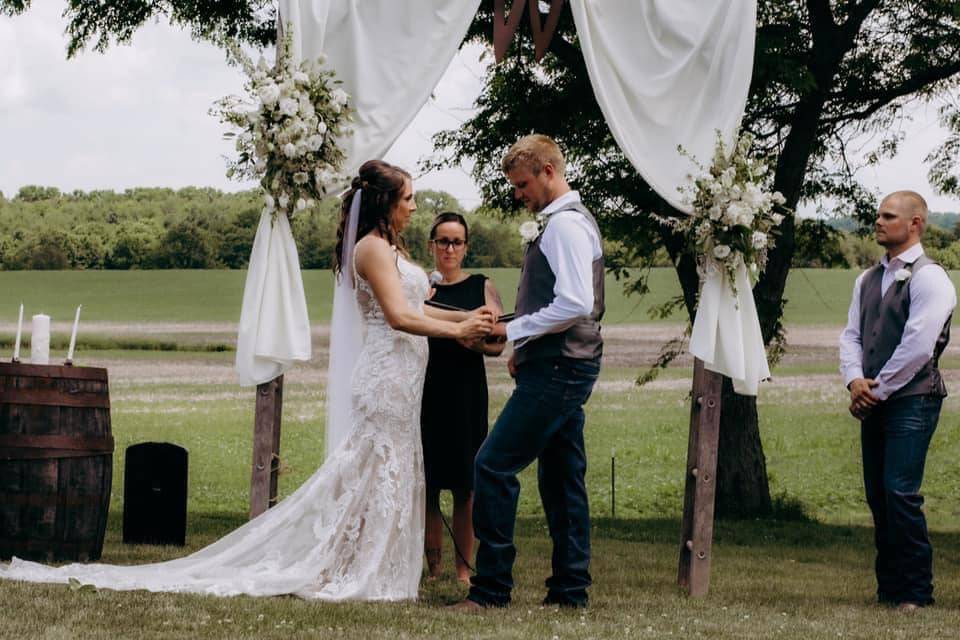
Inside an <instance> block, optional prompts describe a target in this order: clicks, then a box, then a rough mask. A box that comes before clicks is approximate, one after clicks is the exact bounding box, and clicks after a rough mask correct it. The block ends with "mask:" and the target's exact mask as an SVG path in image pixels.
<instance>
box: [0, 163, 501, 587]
mask: <svg viewBox="0 0 960 640" xmlns="http://www.w3.org/2000/svg"><path fill="white" fill-rule="evenodd" d="M415 209H416V203H415V202H414V198H413V186H412V184H411V178H410V175H409V174H407V173H406V172H405V171H403V170H402V169H399V168H397V167H394V166H392V165H390V164H387V163H385V162H381V161H379V160H371V161H369V162H366V163H365V164H364V165H363V166H361V167H360V170H359V175H358V176H357V177H356V178H354V179H353V183H352V188H351V189H350V190H349V191H348V192H347V193H346V194H345V195H344V197H343V205H342V214H341V222H340V228H339V230H338V232H337V237H338V243H337V255H336V256H335V266H334V270H335V272H336V274H337V278H338V288H339V289H341V290H345V291H349V292H351V293H352V294H353V296H355V300H356V303H355V304H353V307H354V308H355V309H357V310H358V312H359V315H360V316H361V317H362V320H361V322H360V324H361V325H362V327H363V329H364V333H363V334H362V335H361V339H360V342H359V353H357V354H350V355H355V356H356V357H355V366H353V367H352V372H353V373H352V376H351V377H349V391H348V394H344V395H347V396H348V397H349V410H346V411H343V410H338V409H337V402H338V399H337V398H330V397H329V393H328V414H329V415H331V416H333V417H332V418H331V419H330V421H329V423H330V424H329V431H330V435H332V436H334V441H332V442H331V440H330V439H329V437H330V436H329V435H328V449H327V459H326V461H325V462H324V464H323V465H322V466H321V467H320V468H319V469H318V470H317V471H316V473H314V474H313V476H311V477H310V478H309V479H308V480H307V481H306V482H305V483H304V484H303V486H301V487H300V488H299V489H297V491H296V492H294V493H293V494H292V495H291V496H289V497H288V498H286V499H285V500H283V501H282V502H281V503H280V504H278V505H277V506H276V507H274V508H273V509H270V510H268V511H266V512H265V513H263V514H262V515H261V516H259V517H257V518H255V519H254V520H251V521H250V522H248V523H246V524H245V525H243V526H241V527H240V528H239V529H237V530H235V531H233V532H231V533H229V534H228V535H226V536H225V537H223V538H221V539H220V540H218V541H217V542H215V543H213V544H211V545H210V546H208V547H206V548H204V549H201V550H200V551H197V552H196V553H193V554H191V555H189V556H186V557H183V558H179V559H177V560H172V561H169V562H161V563H154V564H146V565H134V566H119V565H105V564H70V565H66V566H62V567H48V566H46V565H42V564H37V563H33V562H26V561H23V560H19V559H17V558H14V559H13V561H12V562H11V563H10V564H9V565H0V578H6V579H11V580H27V581H32V582H63V583H65V582H68V581H69V580H70V579H71V578H75V579H77V580H79V581H80V582H82V583H87V584H93V585H96V586H97V587H104V588H109V589H117V590H130V589H147V590H150V591H174V592H191V593H205V594H215V595H220V596H232V595H238V594H248V595H253V596H271V595H281V594H293V595H297V596H300V597H303V598H311V599H318V600H328V601H339V600H405V599H414V598H416V596H417V587H418V585H419V582H420V574H421V572H422V568H423V560H422V558H421V552H422V549H423V522H424V501H425V488H424V477H423V458H422V450H421V443H420V431H419V430H420V400H421V395H422V392H423V377H424V371H425V367H426V362H427V341H426V339H425V338H424V337H422V336H439V337H449V338H477V337H481V336H483V335H486V334H488V333H489V332H490V331H491V329H492V327H493V316H492V315H491V312H490V310H489V309H486V308H482V309H480V310H477V311H475V312H472V313H470V314H466V313H459V312H450V311H442V310H437V309H434V308H432V307H426V308H425V307H424V305H423V301H424V299H425V298H426V296H427V293H428V291H429V283H428V280H427V276H426V274H425V273H424V271H423V270H422V269H421V268H420V267H418V266H416V265H415V264H413V263H412V262H410V260H409V259H408V257H407V255H406V252H405V250H404V249H403V244H402V240H401V237H400V232H401V231H402V230H403V229H404V227H406V226H407V224H408V223H409V221H410V217H411V215H412V213H413V211H414V210H415ZM355 239H356V240H355ZM354 244H355V246H354ZM354 267H355V269H354ZM339 302H340V301H339V300H338V301H336V302H335V309H334V316H335V318H334V320H335V322H334V327H333V329H332V337H331V343H332V344H331V349H332V350H336V349H337V348H338V347H339V346H341V345H338V344H333V342H334V341H336V340H337V339H338V338H337V336H338V335H344V336H346V335H348V334H349V333H350V332H351V331H350V330H351V329H352V328H353V327H350V326H349V325H347V326H344V325H343V323H342V322H341V323H340V326H337V322H338V318H340V319H341V320H342V318H344V317H347V318H349V314H347V315H346V316H345V315H344V313H343V310H342V309H340V310H338V309H337V308H336V305H337V304H339ZM348 302H351V303H352V302H353V299H348ZM341 306H344V305H341ZM347 306H350V305H347ZM425 311H426V313H425ZM344 340H347V338H345V339H344ZM331 361H333V354H331ZM341 361H342V360H341ZM346 378H347V376H346V375H344V372H343V371H334V370H333V366H332V365H331V371H330V376H329V383H328V385H331V383H333V382H334V381H335V380H337V379H346ZM331 386H334V387H336V385H335V384H333V385H331ZM340 414H343V415H340ZM338 420H339V423H337V421H338ZM335 423H337V424H335ZM344 425H346V426H347V428H346V429H344Z"/></svg>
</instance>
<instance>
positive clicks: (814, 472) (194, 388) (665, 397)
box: [0, 271, 960, 640]
mask: <svg viewBox="0 0 960 640" xmlns="http://www.w3.org/2000/svg"><path fill="white" fill-rule="evenodd" d="M492 275H494V277H496V278H497V281H498V284H500V286H501V289H502V290H503V291H504V293H505V294H506V293H507V292H508V291H511V290H512V289H511V288H510V286H509V285H510V284H511V283H512V282H515V274H511V273H499V272H494V273H493V274H492ZM48 277H49V278H51V279H50V280H44V278H48ZM854 277H855V274H854V273H853V272H842V271H839V272H833V271H829V272H828V271H808V272H794V274H793V275H792V276H791V278H792V280H791V283H790V291H789V293H788V295H791V296H792V298H791V306H788V314H792V315H790V316H789V317H791V318H793V321H792V322H791V327H792V328H794V329H796V331H795V335H796V336H797V339H796V344H797V345H798V346H797V347H795V349H794V351H793V352H791V353H790V354H788V357H787V358H786V359H785V360H784V363H783V364H782V365H781V366H780V367H778V368H777V369H776V371H775V380H774V381H773V382H772V383H770V384H768V385H765V386H764V387H763V388H762V392H761V396H760V398H759V410H760V414H761V424H762V426H761V429H762V435H763V440H764V448H765V452H766V456H767V465H768V470H769V473H770V478H771V490H772V492H773V493H774V495H776V496H777V497H778V500H779V501H780V502H782V503H785V504H790V505H793V504H797V503H799V504H800V505H801V506H802V507H803V509H804V511H805V513H806V514H807V518H800V519H798V518H796V517H795V514H793V513H792V512H791V511H783V512H782V514H781V515H782V516H791V517H790V518H788V519H784V518H783V517H781V518H780V519H773V520H767V521H730V522H720V523H718V526H717V531H716V542H715V547H714V552H715V553H714V559H713V576H712V583H711V592H710V594H709V596H708V597H707V598H704V599H696V600H691V599H688V598H686V597H684V596H682V594H681V593H680V592H679V591H678V589H677V587H676V563H677V551H678V547H679V538H678V533H679V518H680V509H681V502H682V491H683V475H684V474H683V469H684V462H685V455H686V438H687V417H688V410H689V409H688V407H689V404H688V403H689V398H688V393H689V375H690V371H689V363H688V362H686V361H684V362H681V363H680V364H679V365H678V366H676V367H674V368H672V369H670V370H669V371H667V372H666V374H665V375H663V376H662V377H661V379H659V380H657V381H656V382H654V383H652V384H651V385H648V386H647V387H643V388H637V387H635V386H634V385H633V383H632V381H633V379H634V378H635V376H636V374H637V372H638V370H640V369H641V368H642V367H643V366H644V364H646V363H647V362H646V361H645V360H644V358H645V357H646V356H648V355H649V353H650V347H651V344H646V343H650V341H651V340H653V339H652V338H651V337H650V335H649V334H645V333H643V332H640V333H638V334H637V337H636V338H633V337H632V336H633V334H632V333H631V331H632V329H631V328H630V327H627V326H624V327H621V328H620V329H617V331H618V333H616V334H615V336H614V338H613V339H611V340H610V342H609V344H610V349H609V351H608V363H609V364H608V366H606V368H605V369H604V371H603V373H602V376H601V381H600V383H599V384H598V386H597V389H596V391H595V394H594V396H593V398H592V399H591V401H590V403H589V404H588V407H587V413H588V428H587V432H586V438H587V451H588V458H589V460H588V462H589V468H588V488H589V491H590V498H591V509H592V513H593V516H594V529H593V563H592V567H591V569H592V573H593V576H594V582H595V585H594V587H593V589H592V592H591V593H592V599H593V600H592V606H591V607H590V609H588V610H586V611H582V612H567V611H557V610H554V609H549V608H541V607H540V606H539V602H540V599H541V598H542V597H543V579H544V578H545V577H546V576H547V575H548V574H549V563H550V546H549V541H548V538H547V533H546V526H545V522H544V520H543V517H542V511H541V508H540V505H539V498H538V495H537V492H536V479H535V470H534V469H528V470H527V471H526V472H525V473H524V474H523V476H522V478H521V481H522V484H523V490H522V494H521V500H520V507H519V513H520V522H519V529H518V547H519V557H518V563H517V571H516V576H515V577H516V582H517V589H516V592H515V602H514V604H513V605H512V606H511V607H510V608H508V609H505V610H502V611H492V612H489V613H487V614H485V615H483V616H478V617H470V618H463V617H459V616H457V615H454V614H451V613H448V612H446V611H444V609H443V605H444V604H447V603H449V602H453V601H455V600H457V599H459V598H460V597H462V595H463V590H462V588H461V587H460V586H459V585H458V584H457V583H456V582H455V581H454V580H453V579H452V570H451V568H450V562H449V561H450V559H451V556H450V547H449V543H448V544H447V547H446V549H445V558H444V559H445V562H446V566H447V571H448V572H447V575H446V576H445V578H443V579H441V580H440V581H438V582H434V583H424V584H423V585H422V588H421V597H420V599H419V601H418V602H415V603H399V604H341V605H330V604H318V603H312V602H304V601H301V600H297V599H294V598H260V599H254V598H246V597H240V598H228V599H223V598H215V597H204V596H197V595H177V594H150V593H145V592H131V593H117V592H110V591H105V590H101V591H97V592H90V591H72V590H70V589H69V588H68V587H65V586H56V585H28V584H20V583H10V582H3V581H0V598H2V600H3V602H4V605H5V606H4V609H5V613H4V615H3V616H0V638H104V639H106V638H111V639H112V638H358V639H365V640H366V639H371V638H390V639H391V640H393V639H399V638H411V639H412V638H548V639H551V638H558V639H560V638H563V639H566V638H577V639H587V638H595V639H600V638H638V637H639V638H667V637H688V636H689V637H702V638H798V639H799V638H804V639H805V638H824V639H825V638H841V637H843V638H956V637H958V634H957V629H958V628H960V465H957V463H956V460H957V459H958V458H960V439H958V435H957V415H958V408H960V404H958V403H960V401H958V400H955V399H954V398H953V397H951V398H948V400H947V403H946V404H945V407H944V412H943V415H942V418H941V422H940V428H939V429H938V432H937V434H936V436H935V438H934V442H933V447H932V450H931V453H930V456H929V459H928V465H927V477H926V481H925V486H924V493H925V495H926V498H927V505H926V508H927V513H928V518H929V524H930V528H931V531H932V537H933V541H934V545H935V547H936V567H935V583H936V597H937V599H938V603H937V605H936V606H935V607H933V608H931V609H929V610H926V611H924V612H923V614H922V615H920V616H915V617H912V618H904V617H901V616H898V615H897V614H896V613H894V612H893V611H891V610H889V609H886V608H883V607H879V606H877V605H876V604H874V603H873V598H872V594H873V591H874V588H875V586H874V583H873V576H872V554H871V548H872V530H871V528H870V526H869V513H868V511H867V509H866V506H865V505H864V503H863V498H862V484H861V480H860V475H859V474H860V462H859V434H858V428H857V426H856V423H854V422H853V421H852V420H851V419H850V418H849V417H848V416H846V414H845V404H844V400H845V395H846V394H845V392H844V390H843V389H842V387H841V383H840V381H839V376H838V375H837V374H836V373H835V372H836V355H835V346H834V343H835V337H836V331H835V329H836V328H837V325H839V324H840V323H842V322H843V319H844V317H845V314H846V296H847V295H848V291H849V288H850V286H852V281H853V278H854ZM125 278H129V280H126V281H125V280H124V279H125ZM311 278H317V279H316V280H311ZM511 278H512V280H511ZM654 278H655V279H654V284H655V286H658V287H662V288H660V289H655V290H654V294H653V298H654V299H665V298H666V297H668V296H669V295H671V293H672V291H673V290H672V289H671V288H670V287H671V286H675V283H674V285H670V282H671V278H672V274H671V273H669V272H667V271H657V272H655V273H654ZM327 281H328V274H326V273H321V274H316V273H311V272H308V273H307V274H306V282H307V293H308V298H309V299H310V302H311V305H312V306H311V315H312V318H313V319H314V321H315V322H319V320H318V318H319V317H320V316H319V314H320V313H321V310H322V309H323V308H324V307H323V303H322V301H320V300H318V299H317V297H316V296H314V295H313V292H314V291H317V290H323V291H327V289H323V286H325V285H322V284H321V283H322V282H327ZM658 282H659V283H660V284H657V283H658ZM151 283H152V284H151ZM504 283H507V284H504ZM174 284H176V285H177V286H173V285H174ZM242 284H243V277H242V274H240V273H231V272H139V273H137V272H131V273H118V274H114V273H103V272H88V273H54V274H42V273H0V292H2V296H3V297H2V299H0V311H2V309H4V308H6V306H8V305H7V302H10V304H9V306H10V308H11V309H12V310H13V312H12V314H11V316H12V320H15V319H16V315H15V311H16V306H15V305H16V304H17V303H18V302H19V300H20V299H21V297H22V298H23V299H24V301H25V303H27V305H28V312H29V311H32V310H34V309H33V304H34V303H42V304H51V305H60V306H59V307H58V306H50V307H45V309H44V310H45V311H46V312H47V313H50V314H51V315H53V316H54V319H55V320H56V319H58V318H63V319H65V320H66V319H68V318H70V317H72V309H73V307H74V305H75V304H77V303H83V304H84V316H83V318H84V320H83V322H82V326H85V327H86V330H87V331H89V332H91V333H97V332H100V331H101V329H100V328H98V325H100V323H109V324H102V325H100V326H101V327H108V328H109V327H115V326H116V325H117V324H120V325H123V324H125V323H127V324H136V323H140V322H142V323H160V324H164V325H167V324H171V323H173V324H176V323H184V324H189V325H196V326H191V328H190V331H189V332H188V333H184V334H182V335H189V336H190V338H189V340H190V341H199V342H197V344H202V342H203V340H204V339H206V338H204V335H207V336H208V337H209V336H212V337H209V339H210V340H214V341H221V340H222V339H223V334H224V329H223V327H221V326H219V325H220V324H222V323H228V324H229V323H231V322H235V320H236V316H237V315H238V309H239V291H235V292H233V293H232V294H230V295H227V293H225V291H226V290H227V289H229V288H230V287H239V288H240V289H242ZM8 287H12V288H13V293H10V291H11V289H10V288H8ZM17 287H21V288H19V289H17ZM47 287H51V288H53V289H55V291H56V293H57V296H59V297H60V298H63V299H57V296H53V295H50V292H48V291H47V290H46V288H47ZM151 287H152V288H151ZM610 288H611V290H613V289H614V288H616V286H615V285H611V287H610ZM174 293H176V295H174ZM31 295H32V296H34V297H33V298H31V297H29V296H31ZM138 297H139V299H140V300H141V302H140V304H139V305H137V304H132V303H131V302H130V301H129V300H128V299H127V298H138ZM505 297H507V296H506V295H505ZM11 298H12V299H11ZM611 298H612V300H611V305H610V320H611V322H612V323H617V316H616V314H617V313H621V312H622V313H624V317H625V318H627V319H626V320H623V321H622V322H621V324H631V323H640V322H646V317H645V315H644V314H643V313H642V312H641V310H640V309H642V307H640V308H638V310H634V311H631V309H632V306H631V305H636V303H635V302H634V301H633V300H629V299H628V300H622V299H617V298H616V297H615V296H611ZM185 300H186V302H185ZM31 301H32V302H31ZM191 301H192V302H191ZM801 303H802V305H803V308H801ZM98 305H99V306H102V307H103V309H106V310H107V311H108V312H107V313H104V314H102V315H96V313H95V311H94V310H95V309H96V308H98ZM231 305H233V306H231ZM164 309H168V310H170V315H166V316H165V315H164ZM190 309H194V310H195V312H196V316H197V317H192V316H191V315H190ZM88 311H89V315H88ZM178 314H183V315H178ZM633 314H637V315H636V317H633ZM205 323H216V324H210V325H209V326H210V327H212V328H211V329H210V330H209V331H208V332H206V333H205V329H204V326H203V325H204V324H205ZM0 324H3V329H0V337H2V336H3V335H4V334H8V333H9V332H8V331H5V329H8V328H9V326H8V325H9V323H8V322H6V318H5V317H3V316H0ZM674 324H676V323H674ZM818 327H819V328H818ZM167 329H168V328H164V329H163V330H164V331H166V330H167ZM105 330H107V329H105ZM145 331H147V332H149V331H150V329H145ZM666 333H667V334H669V333H670V330H667V331H666ZM170 335H171V336H172V338H169V339H174V340H175V339H178V338H177V336H178V335H181V334H177V333H176V332H173V333H171V334H170ZM656 335H658V334H654V338H655V337H656ZM821 336H822V339H821ZM146 337H147V338H149V335H146ZM165 339H168V338H165ZM644 340H645V341H646V343H645V344H644V345H640V346H637V345H638V344H639V343H640V342H642V341H644ZM818 340H820V341H821V342H822V343H821V342H817V341H818ZM191 344H194V342H191ZM316 345H317V347H318V348H317V352H318V357H317V358H316V359H315V361H314V362H312V363H310V364H308V365H305V366H301V367H297V368H296V369H294V371H292V372H291V373H290V374H288V375H287V378H286V387H285V397H284V423H283V438H282V444H281V457H282V468H283V474H282V476H281V480H280V485H281V493H282V494H283V495H286V494H289V493H290V492H292V491H293V490H294V489H295V488H296V487H297V486H299V485H300V484H301V483H302V482H303V481H304V480H305V479H306V478H307V477H309V475H310V474H311V473H312V472H313V471H314V470H315V469H316V467H317V466H318V465H319V463H320V460H321V459H322V452H323V436H322V433H323V421H324V380H325V362H324V361H323V351H324V349H323V347H324V346H325V344H324V338H322V336H321V337H318V339H317V341H316ZM187 346H188V348H189V347H190V345H187ZM652 346H653V347H655V346H656V341H655V340H654V341H653V343H652ZM78 359H79V362H78V363H79V364H81V365H96V366H105V367H107V368H108V369H109V371H110V379H111V400H112V405H113V409H112V419H113V431H114V435H115V437H116V439H117V453H116V455H115V456H114V465H115V474H114V487H113V497H112V507H111V515H110V523H109V528H108V535H107V544H106V546H105V549H104V554H103V560H104V561H106V562H115V563H132V562H149V561H158V560H164V559H169V558H173V557H178V556H180V555H183V554H185V553H187V552H189V551H191V550H195V549H198V548H200V547H202V546H204V545H205V544H207V543H209V542H211V541H213V540H215V539H217V538H218V537H220V536H222V535H223V534H224V533H225V532H227V531H229V530H231V529H232V528H234V527H236V526H238V525H239V524H241V523H242V522H243V521H244V520H245V514H246V511H247V504H248V503H247V500H248V488H249V479H250V460H251V430H252V429H251V427H252V420H253V403H254V396H253V392H252V391H251V390H249V389H240V388H239V387H237V385H236V383H235V380H234V378H233V374H232V362H233V354H232V353H217V352H203V351H179V352H161V351H122V350H91V349H89V348H88V349H85V350H83V351H80V352H78ZM488 368H489V378H490V385H491V414H492V415H496V413H497V412H498V411H499V409H500V407H501V406H502V404H503V402H504V401H505V400H506V397H507V395H508V393H509V391H510V381H509V378H508V377H507V376H506V374H505V372H504V370H503V363H502V362H497V361H490V362H489V365H488ZM946 374H947V376H948V380H949V381H950V382H951V383H952V388H953V389H960V357H958V356H957V354H955V353H954V354H951V356H950V357H948V358H947V372H946ZM144 441H167V442H175V443H177V444H180V445H182V446H184V447H186V448H187V449H188V450H189V455H190V498H189V517H188V535H187V538H188V546H187V548H186V549H182V548H164V547H155V546H128V545H123V544H122V543H121V541H120V538H121V528H120V521H121V514H122V510H123V467H124V458H123V452H124V450H125V448H126V447H127V446H129V445H130V444H134V443H138V442H144ZM612 456H615V457H616V505H615V507H616V517H615V518H613V517H611V516H612V513H613V507H614V505H612V504H611V497H612V496H611V465H610V459H611V457H612Z"/></svg>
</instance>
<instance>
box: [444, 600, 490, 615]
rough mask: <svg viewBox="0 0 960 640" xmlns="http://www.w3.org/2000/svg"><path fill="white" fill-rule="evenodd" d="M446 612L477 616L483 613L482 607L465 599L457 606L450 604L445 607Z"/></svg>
mask: <svg viewBox="0 0 960 640" xmlns="http://www.w3.org/2000/svg"><path fill="white" fill-rule="evenodd" d="M447 611H452V612H453V613H466V614H478V613H483V607H481V606H480V605H479V604H477V603H476V602H474V601H473V600H471V599H469V598H466V599H464V600H461V601H460V602H458V603H457V604H452V605H450V606H449V607H447Z"/></svg>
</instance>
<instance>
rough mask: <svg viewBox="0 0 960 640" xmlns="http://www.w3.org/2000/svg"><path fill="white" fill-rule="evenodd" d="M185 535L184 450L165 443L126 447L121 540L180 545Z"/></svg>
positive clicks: (185, 483) (144, 443) (134, 542)
mask: <svg viewBox="0 0 960 640" xmlns="http://www.w3.org/2000/svg"><path fill="white" fill-rule="evenodd" d="M186 534H187V450H186V449H184V448H183V447H179V446H177V445H175V444H170V443H168V442H143V443H140V444H134V445H131V446H129V447H127V452H126V463H125V464H124V477H123V541H124V543H126V544H173V545H180V546H183V544H184V542H185V539H186Z"/></svg>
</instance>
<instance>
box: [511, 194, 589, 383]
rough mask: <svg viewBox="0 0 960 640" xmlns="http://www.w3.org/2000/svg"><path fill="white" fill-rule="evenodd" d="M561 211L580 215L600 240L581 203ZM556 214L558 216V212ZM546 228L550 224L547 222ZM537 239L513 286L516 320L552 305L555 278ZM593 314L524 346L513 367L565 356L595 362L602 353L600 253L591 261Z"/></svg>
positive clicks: (519, 351)
mask: <svg viewBox="0 0 960 640" xmlns="http://www.w3.org/2000/svg"><path fill="white" fill-rule="evenodd" d="M564 211H577V212H578V213H580V214H582V215H583V216H584V217H585V218H586V219H587V220H589V221H590V225H591V226H592V227H593V229H594V231H596V232H597V237H598V238H601V237H602V236H601V235H600V229H599V228H598V227H597V221H596V220H594V218H593V216H592V215H590V211H588V210H587V208H586V207H584V206H583V205H582V204H581V203H579V202H575V203H573V204H571V205H570V206H569V207H567V208H566V209H564ZM558 213H559V212H558ZM547 224H550V220H549V219H548V220H547ZM542 237H543V234H541V235H540V236H538V237H537V238H536V239H535V240H534V241H533V242H531V243H530V244H529V245H527V251H526V253H525V254H524V256H523V267H522V268H521V270H520V284H519V285H518V286H517V311H516V312H517V316H518V317H519V316H525V315H528V314H531V313H534V312H536V311H539V310H540V309H542V308H544V307H546V306H547V305H548V304H550V303H551V302H553V298H554V294H553V286H554V284H555V283H556V281H557V277H556V276H555V275H554V273H553V271H552V270H551V269H550V264H549V263H548V262H547V258H546V256H544V255H543V252H542V251H541V250H540V238H542ZM592 267H593V310H592V311H591V313H590V315H589V316H588V317H585V318H581V319H580V320H577V322H576V323H575V324H574V325H573V326H571V327H570V328H569V329H567V330H566V331H563V332H561V333H550V334H547V335H543V336H540V337H538V338H535V339H532V340H529V341H527V342H526V343H524V344H523V345H522V346H521V347H519V348H518V349H517V350H516V351H515V352H514V361H515V362H516V364H517V365H520V364H522V363H524V362H528V361H530V360H536V359H538V358H555V357H557V356H565V357H567V358H578V359H582V360H587V359H593V358H599V357H600V354H602V353H603V339H602V338H601V337H600V319H601V318H603V310H604V305H603V253H602V252H601V254H600V257H599V258H597V259H596V260H594V261H593V265H592Z"/></svg>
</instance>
